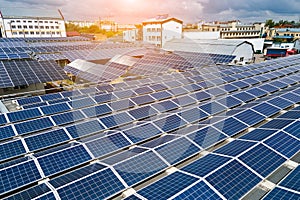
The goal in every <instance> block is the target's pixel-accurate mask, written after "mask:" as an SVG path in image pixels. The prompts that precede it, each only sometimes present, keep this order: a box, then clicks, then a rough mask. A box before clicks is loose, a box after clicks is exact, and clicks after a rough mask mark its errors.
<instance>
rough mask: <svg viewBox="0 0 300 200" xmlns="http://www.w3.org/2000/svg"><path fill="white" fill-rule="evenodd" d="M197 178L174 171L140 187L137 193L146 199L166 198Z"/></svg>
mask: <svg viewBox="0 0 300 200" xmlns="http://www.w3.org/2000/svg"><path fill="white" fill-rule="evenodd" d="M198 180H199V179H197V178H195V177H193V176H190V175H187V174H183V173H181V172H174V173H172V174H171V175H169V176H166V177H164V178H162V179H160V180H158V181H156V182H154V183H152V184H151V185H149V186H147V187H145V188H142V189H141V190H139V191H138V192H137V193H138V194H140V195H141V196H143V197H145V198H146V199H160V198H161V197H164V198H166V199H168V198H170V197H172V196H174V195H175V194H177V193H179V192H180V191H182V190H183V189H185V188H187V187H188V186H190V185H192V184H193V183H195V182H196V181H198Z"/></svg>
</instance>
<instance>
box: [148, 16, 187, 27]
mask: <svg viewBox="0 0 300 200" xmlns="http://www.w3.org/2000/svg"><path fill="white" fill-rule="evenodd" d="M169 21H175V22H178V23H180V24H183V21H182V20H180V19H177V18H174V17H169V15H167V14H166V15H158V16H156V17H155V18H151V19H148V20H145V21H143V22H142V24H143V25H146V24H164V23H166V22H169Z"/></svg>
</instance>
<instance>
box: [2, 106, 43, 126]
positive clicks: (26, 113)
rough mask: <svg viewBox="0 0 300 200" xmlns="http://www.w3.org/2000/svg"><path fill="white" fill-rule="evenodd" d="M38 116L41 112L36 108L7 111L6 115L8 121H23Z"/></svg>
mask: <svg viewBox="0 0 300 200" xmlns="http://www.w3.org/2000/svg"><path fill="white" fill-rule="evenodd" d="M2 116H3V115H2ZM40 116H42V114H41V112H40V111H39V110H38V109H37V108H33V109H27V110H21V111H16V112H9V113H7V117H8V119H9V121H10V122H17V121H23V120H26V119H32V118H36V117H40ZM3 117H4V116H3ZM1 121H2V120H1ZM0 123H1V122H0Z"/></svg>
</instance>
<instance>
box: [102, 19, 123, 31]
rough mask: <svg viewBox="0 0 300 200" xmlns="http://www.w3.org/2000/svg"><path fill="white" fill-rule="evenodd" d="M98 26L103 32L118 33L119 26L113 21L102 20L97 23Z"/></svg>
mask: <svg viewBox="0 0 300 200" xmlns="http://www.w3.org/2000/svg"><path fill="white" fill-rule="evenodd" d="M97 25H98V26H99V28H100V29H101V30H105V31H113V32H117V31H118V24H117V23H116V22H115V21H113V20H100V21H98V22H97Z"/></svg>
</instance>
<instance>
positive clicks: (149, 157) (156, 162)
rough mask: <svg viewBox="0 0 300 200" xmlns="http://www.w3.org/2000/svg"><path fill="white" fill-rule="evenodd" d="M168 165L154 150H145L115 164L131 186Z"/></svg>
mask: <svg viewBox="0 0 300 200" xmlns="http://www.w3.org/2000/svg"><path fill="white" fill-rule="evenodd" d="M166 167H167V164H166V163H164V162H163V161H162V160H161V159H160V158H159V157H158V156H157V155H155V154H154V153H153V152H152V151H148V152H145V153H143V154H140V155H138V156H136V157H133V158H131V159H128V160H125V161H124V162H121V163H119V164H116V165H115V166H114V168H115V169H116V171H117V172H118V173H119V174H120V176H121V177H122V178H123V179H124V181H125V182H126V183H127V184H128V185H129V186H132V185H134V184H136V183H138V182H140V181H142V180H145V179H147V178H150V177H151V176H153V175H154V174H156V173H158V172H160V171H162V170H163V169H165V168H166Z"/></svg>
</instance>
